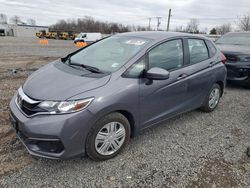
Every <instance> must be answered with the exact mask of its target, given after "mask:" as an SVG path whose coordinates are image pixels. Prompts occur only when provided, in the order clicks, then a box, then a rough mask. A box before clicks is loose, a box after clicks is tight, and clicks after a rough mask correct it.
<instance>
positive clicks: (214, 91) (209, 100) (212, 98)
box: [201, 84, 221, 112]
mask: <svg viewBox="0 0 250 188" xmlns="http://www.w3.org/2000/svg"><path fill="white" fill-rule="evenodd" d="M220 97H221V87H220V86H219V85H218V84H214V85H213V86H212V88H211V89H210V91H209V94H208V96H207V97H206V100H205V103H204V106H203V107H202V108H201V110H202V111H204V112H212V111H214V109H215V108H216V107H217V106H218V104H219V101H220Z"/></svg>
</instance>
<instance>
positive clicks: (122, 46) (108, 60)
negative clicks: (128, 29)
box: [71, 36, 149, 72]
mask: <svg viewBox="0 0 250 188" xmlns="http://www.w3.org/2000/svg"><path fill="white" fill-rule="evenodd" d="M148 42H149V40H147V39H144V38H136V37H119V36H113V37H109V38H106V39H103V40H101V41H99V42H97V43H95V44H93V45H91V46H89V47H87V48H85V49H83V50H81V51H80V52H78V53H77V54H75V55H73V56H72V57H71V62H72V63H77V64H84V65H89V66H92V67H96V68H98V69H100V70H101V71H104V72H114V71H116V70H118V69H119V68H120V67H122V66H123V65H124V63H126V61H128V60H129V59H130V58H132V57H133V56H134V55H135V54H136V53H138V52H139V51H140V50H141V49H142V48H143V47H144V46H145V45H146V44H147V43H148Z"/></svg>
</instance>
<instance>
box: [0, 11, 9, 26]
mask: <svg viewBox="0 0 250 188" xmlns="http://www.w3.org/2000/svg"><path fill="white" fill-rule="evenodd" d="M0 24H7V16H6V14H2V13H1V14H0Z"/></svg>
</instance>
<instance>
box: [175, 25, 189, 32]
mask: <svg viewBox="0 0 250 188" xmlns="http://www.w3.org/2000/svg"><path fill="white" fill-rule="evenodd" d="M174 31H175V32H186V29H185V27H183V26H177V27H176V28H175V30H174Z"/></svg>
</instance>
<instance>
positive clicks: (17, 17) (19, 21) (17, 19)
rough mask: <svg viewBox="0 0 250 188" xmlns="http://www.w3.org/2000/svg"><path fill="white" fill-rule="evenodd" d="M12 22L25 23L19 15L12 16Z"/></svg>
mask: <svg viewBox="0 0 250 188" xmlns="http://www.w3.org/2000/svg"><path fill="white" fill-rule="evenodd" d="M10 20H11V22H12V23H14V24H19V23H23V22H22V21H21V18H20V17H19V16H13V17H12V18H10Z"/></svg>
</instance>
